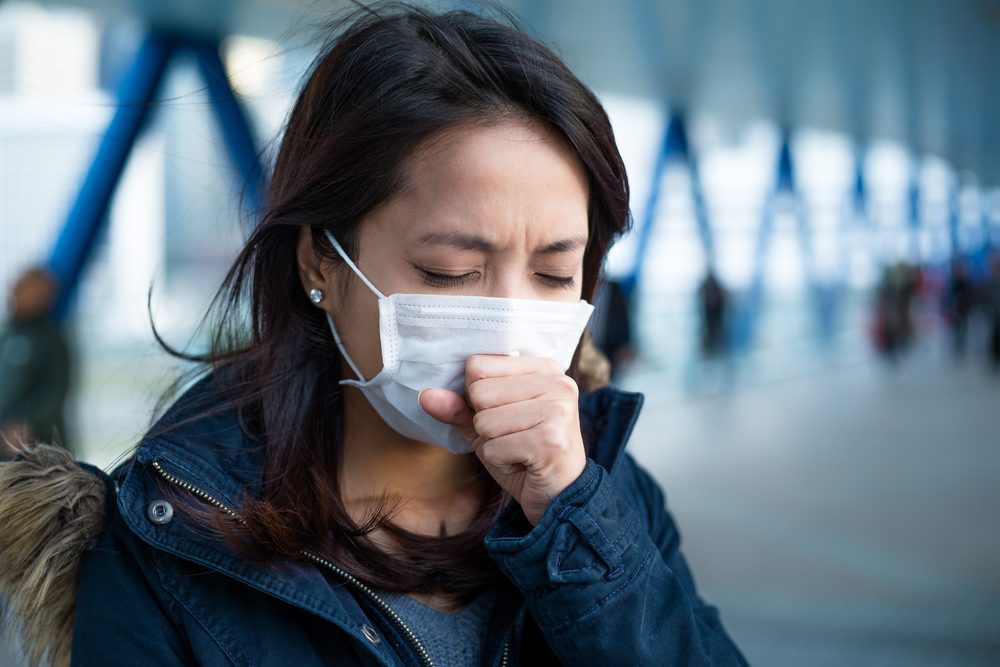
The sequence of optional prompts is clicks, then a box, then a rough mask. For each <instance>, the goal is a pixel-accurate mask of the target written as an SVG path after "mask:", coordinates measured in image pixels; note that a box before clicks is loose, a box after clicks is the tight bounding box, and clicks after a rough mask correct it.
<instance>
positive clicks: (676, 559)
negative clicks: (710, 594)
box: [486, 456, 747, 666]
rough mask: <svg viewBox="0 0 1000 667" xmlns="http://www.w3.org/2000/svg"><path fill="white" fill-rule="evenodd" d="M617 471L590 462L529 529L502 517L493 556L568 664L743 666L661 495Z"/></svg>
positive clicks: (511, 511) (638, 474)
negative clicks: (704, 595)
mask: <svg viewBox="0 0 1000 667" xmlns="http://www.w3.org/2000/svg"><path fill="white" fill-rule="evenodd" d="M620 466H621V468H622V469H621V470H619V469H616V476H615V478H616V479H612V477H611V476H610V475H609V474H608V472H607V471H606V470H604V468H602V467H601V466H599V465H597V464H596V463H594V462H593V461H588V462H587V466H586V468H585V469H584V472H583V473H582V474H581V475H580V477H579V478H578V479H577V480H576V481H575V482H574V483H573V484H571V485H570V486H569V487H568V488H566V489H565V490H564V491H563V492H562V493H561V494H559V495H558V496H557V497H556V498H555V499H554V500H553V501H552V504H551V505H549V507H548V508H547V509H546V511H545V513H544V514H543V515H542V517H541V519H540V520H539V521H538V523H537V524H536V525H535V526H534V527H532V526H531V525H530V524H529V523H528V522H527V520H526V519H525V518H524V515H523V513H522V512H521V511H520V508H519V507H518V506H517V505H516V504H512V505H511V506H509V507H508V508H506V510H505V511H504V513H503V514H502V515H501V518H500V520H499V521H498V522H497V523H496V525H495V526H494V527H493V530H492V532H491V534H490V535H489V537H488V538H487V540H486V548H487V550H488V551H489V552H490V555H491V556H492V557H493V559H494V560H495V561H496V563H497V564H498V566H499V567H500V569H501V570H502V571H503V572H504V574H505V575H506V576H507V577H508V578H509V579H510V580H511V581H513V582H514V584H515V585H517V586H518V588H520V589H521V591H522V592H523V593H524V595H525V597H526V600H527V603H528V608H529V610H530V612H531V614H532V616H533V617H534V619H535V621H536V622H537V623H538V625H539V628H540V629H541V631H542V633H543V634H544V636H545V638H546V640H547V641H548V643H549V646H550V647H551V648H552V650H553V651H554V652H555V653H556V655H557V656H559V658H560V659H561V660H562V662H563V663H564V664H571V665H580V666H586V665H630V666H639V665H716V666H718V665H746V664H747V663H746V660H745V659H744V658H743V656H742V655H741V654H740V651H739V649H738V648H737V647H736V645H735V644H734V643H733V641H732V640H731V639H730V638H729V636H728V635H727V634H726V631H725V629H723V627H722V624H721V622H720V620H719V615H718V613H717V612H716V610H715V608H713V607H712V606H710V605H707V604H706V603H705V602H703V601H702V600H701V599H700V598H699V597H698V594H697V592H696V590H695V586H694V581H693V579H692V577H691V573H690V570H689V569H688V566H687V563H686V562H685V560H684V557H683V556H682V555H681V552H680V536H679V534H678V532H677V528H676V526H675V525H674V522H673V519H672V518H671V516H670V513H669V512H668V511H667V509H666V506H665V502H664V497H663V493H662V491H661V490H660V488H659V487H658V485H657V484H656V482H654V481H653V480H652V478H650V476H649V475H648V474H647V473H646V472H645V471H643V470H641V469H640V468H639V467H638V466H637V465H636V464H635V462H634V461H632V460H631V458H630V457H627V456H626V457H623V459H622V461H621V463H620ZM616 480H620V481H621V482H624V483H625V484H629V485H633V487H632V490H633V491H634V493H630V494H629V496H630V497H632V496H636V497H639V498H641V501H633V502H632V504H631V505H630V504H629V503H628V502H626V500H625V497H624V494H622V493H621V491H620V490H619V488H617V485H616Z"/></svg>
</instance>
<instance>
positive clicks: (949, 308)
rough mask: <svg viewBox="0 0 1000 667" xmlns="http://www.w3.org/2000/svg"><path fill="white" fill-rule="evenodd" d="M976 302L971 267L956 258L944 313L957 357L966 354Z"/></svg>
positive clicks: (952, 267)
mask: <svg viewBox="0 0 1000 667" xmlns="http://www.w3.org/2000/svg"><path fill="white" fill-rule="evenodd" d="M975 303H976V291H975V285H973V283H972V277H971V276H970V275H969V269H968V267H967V266H966V264H965V262H963V261H962V260H961V259H955V261H954V262H953V263H952V266H951V276H950V277H949V279H948V286H947V288H946V289H945V302H944V315H945V321H946V322H947V323H948V326H949V327H950V328H951V337H952V351H953V352H954V354H955V358H957V359H960V358H962V357H964V356H965V350H966V348H967V347H968V338H969V320H970V316H971V315H972V309H973V306H975Z"/></svg>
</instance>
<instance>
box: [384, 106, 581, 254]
mask: <svg viewBox="0 0 1000 667" xmlns="http://www.w3.org/2000/svg"><path fill="white" fill-rule="evenodd" d="M588 197H589V192H588V180H587V175H586V172H585V170H584V168H583V165H582V164H581V162H580V160H579V158H578V157H577V155H576V153H575V151H574V150H573V149H572V148H571V147H570V146H569V145H568V143H567V142H566V141H565V139H563V138H562V137H561V135H559V134H558V133H557V132H555V131H554V130H551V129H548V128H546V127H544V126H542V125H541V124H538V123H525V122H507V123H503V124H497V125H491V126H485V127H484V126H463V127H460V128H454V129H450V130H447V131H445V132H443V133H441V134H439V135H438V136H436V137H434V138H433V139H432V140H430V141H428V142H427V143H426V144H425V145H423V146H422V147H420V148H419V149H418V150H417V151H415V153H414V155H413V157H412V158H411V160H410V161H409V164H408V169H407V183H406V185H405V187H404V188H403V191H402V192H401V193H400V194H399V195H398V196H397V197H396V198H395V201H394V205H395V207H396V208H397V209H399V212H400V213H402V214H403V217H402V218H401V217H400V216H393V218H394V219H395V220H396V222H397V223H398V225H399V229H398V231H399V232H400V233H405V234H406V235H407V236H408V237H409V238H411V239H412V238H413V237H415V236H425V235H427V234H428V233H434V232H441V231H455V232H473V233H477V234H481V235H484V236H487V237H490V238H493V239H494V240H497V241H500V242H503V241H504V240H505V237H512V236H513V237H524V238H530V239H534V240H537V241H539V242H541V241H549V242H551V241H553V240H559V239H555V238H554V237H570V236H580V235H584V236H585V235H586V233H587V209H588Z"/></svg>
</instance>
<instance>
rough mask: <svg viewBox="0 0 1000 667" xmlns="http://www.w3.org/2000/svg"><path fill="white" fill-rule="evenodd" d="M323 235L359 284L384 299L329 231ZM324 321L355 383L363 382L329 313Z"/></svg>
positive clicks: (362, 376)
mask: <svg viewBox="0 0 1000 667" xmlns="http://www.w3.org/2000/svg"><path fill="white" fill-rule="evenodd" d="M323 233H324V234H326V238H327V240H328V241H329V242H330V245H332V246H333V249H334V250H336V251H337V254H338V255H340V258H341V259H342V260H344V262H346V263H347V266H349V267H351V270H352V271H354V275H356V276H357V277H358V278H360V279H361V282H363V283H364V284H365V285H366V286H367V287H368V289H370V290H371V291H372V292H374V293H375V296H377V297H378V298H380V299H384V298H385V295H384V294H382V292H380V291H379V290H378V288H377V287H375V285H373V284H372V282H371V281H370V280H368V278H366V277H365V274H363V273H361V269H359V268H358V265H357V264H355V263H354V261H353V260H351V258H350V257H348V256H347V253H346V252H344V249H343V248H342V247H341V246H340V244H339V243H338V242H337V239H335V238H334V237H333V234H331V233H330V230H328V229H324V230H323ZM326 321H327V322H328V323H329V325H330V331H331V332H332V333H333V342H335V343H336V344H337V349H338V350H340V354H341V355H342V356H343V357H344V360H345V361H346V362H347V365H348V366H350V367H351V370H352V371H354V375H355V376H357V378H358V379H357V382H365V381H366V380H365V376H364V375H362V374H361V370H360V369H359V368H358V367H357V365H356V364H355V363H354V360H353V359H351V355H349V354H348V353H347V348H345V347H344V341H342V340H341V339H340V334H339V333H337V326H336V325H335V324H334V323H333V318H332V317H330V313H327V314H326ZM349 382H351V380H341V381H340V384H346V383H349Z"/></svg>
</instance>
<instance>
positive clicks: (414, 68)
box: [157, 3, 630, 599]
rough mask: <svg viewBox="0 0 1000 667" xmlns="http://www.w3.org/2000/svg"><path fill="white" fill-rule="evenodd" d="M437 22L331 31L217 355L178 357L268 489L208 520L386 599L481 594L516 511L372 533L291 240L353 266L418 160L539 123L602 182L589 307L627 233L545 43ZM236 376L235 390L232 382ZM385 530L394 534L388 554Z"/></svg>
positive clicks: (495, 21)
mask: <svg viewBox="0 0 1000 667" xmlns="http://www.w3.org/2000/svg"><path fill="white" fill-rule="evenodd" d="M497 11H498V12H499V18H488V17H484V16H480V15H477V14H473V13H469V12H465V11H449V12H446V13H433V12H430V11H428V10H425V9H421V8H416V7H412V6H408V5H403V4H397V3H393V4H389V5H387V4H381V5H378V6H377V7H375V8H370V7H361V8H359V9H357V10H354V11H353V12H351V13H350V14H349V15H348V16H347V17H346V18H344V19H341V20H340V21H339V22H338V23H337V24H336V25H335V26H334V27H333V28H331V30H333V34H334V35H335V37H334V38H333V39H332V40H331V41H330V42H329V43H328V45H327V46H326V47H325V48H324V49H323V50H322V52H321V53H320V55H319V56H318V57H317V59H316V61H315V63H314V65H313V67H312V69H311V71H310V74H309V76H308V79H307V81H306V83H305V86H304V88H303V89H302V92H301V93H300V94H299V97H298V99H297V101H296V103H295V106H294V108H293V110H292V112H291V115H290V117H289V119H288V124H287V128H286V130H285V132H284V136H283V139H282V141H281V145H280V149H279V152H278V155H277V158H276V161H275V164H274V169H273V174H272V177H271V181H270V187H269V190H268V196H267V203H266V206H265V209H264V211H263V213H262V217H261V220H260V223H259V224H258V225H257V226H256V228H255V229H254V231H253V233H252V234H251V235H250V238H249V239H248V241H247V243H246V245H245V247H244V248H243V249H242V251H241V252H240V253H239V256H238V257H237V258H236V260H235V262H234V263H233V265H232V267H231V268H230V269H229V272H228V274H227V275H226V278H225V281H224V282H223V284H222V286H221V287H220V289H219V291H218V293H217V294H216V296H215V299H214V301H213V303H212V306H211V307H210V309H209V313H208V315H206V318H205V320H204V321H203V324H205V323H208V324H209V325H210V326H211V335H212V346H211V351H210V352H209V353H207V354H204V355H190V354H186V353H183V352H180V351H178V350H175V349H173V348H171V347H170V346H169V345H167V344H166V343H165V342H163V341H162V339H160V338H159V336H158V335H157V339H158V340H160V343H161V345H163V346H164V347H165V348H166V349H167V350H168V351H169V352H171V353H172V354H175V355H177V356H181V357H183V358H186V359H193V360H196V361H198V362H201V363H202V364H203V365H208V366H209V367H211V368H212V369H213V370H214V371H215V374H214V375H215V381H216V383H217V384H221V385H224V388H225V396H226V399H225V405H217V406H215V408H214V409H213V412H214V411H218V410H222V409H234V410H236V411H237V413H238V414H239V415H240V420H241V424H242V425H243V427H244V429H245V430H246V431H247V432H248V433H253V434H255V437H254V439H255V440H256V443H257V446H258V447H260V449H261V453H262V455H263V470H262V472H261V479H260V484H259V492H257V493H254V494H249V493H248V494H247V497H246V498H245V499H244V500H243V502H242V503H241V506H240V508H239V513H240V516H241V518H242V523H239V524H236V523H234V522H232V521H230V520H229V519H228V518H227V517H225V516H224V515H221V514H220V515H215V516H214V518H208V517H209V515H207V514H204V513H201V514H199V513H198V511H197V509H196V508H195V507H194V506H193V501H190V506H189V507H188V508H187V509H188V511H189V512H190V513H191V514H192V515H196V516H200V517H201V519H202V520H203V522H209V523H210V524H211V527H214V528H216V529H218V530H220V531H221V532H222V534H223V535H224V536H225V539H226V540H227V541H228V542H229V543H230V545H231V546H232V547H233V548H234V549H235V550H236V551H237V553H239V554H240V555H241V556H243V557H245V558H247V559H248V560H269V559H275V558H278V559H297V558H300V557H301V556H300V552H301V550H302V549H303V548H309V549H312V550H315V551H318V552H321V553H322V554H323V555H324V556H325V557H326V558H328V559H330V560H331V561H333V562H335V563H337V564H339V565H340V566H341V567H343V568H345V569H347V570H348V571H350V572H352V573H353V574H354V575H355V576H357V577H358V578H359V579H361V580H363V581H365V582H368V583H369V584H372V585H374V586H376V587H379V588H382V589H387V590H392V591H399V592H419V593H444V594H449V595H451V596H454V597H455V598H456V599H468V598H469V597H470V596H471V595H473V594H475V592H476V591H478V590H479V589H481V588H482V587H483V586H485V585H488V584H489V582H490V581H491V580H492V579H493V578H495V577H497V576H498V571H497V570H496V568H495V566H494V565H493V563H492V562H491V561H490V559H489V558H488V556H487V555H486V553H485V550H484V549H483V538H484V537H485V535H486V532H487V531H488V530H489V527H490V526H491V525H492V523H493V522H494V521H495V519H496V516H497V513H498V512H499V510H500V509H501V506H502V505H503V504H504V502H505V501H506V500H507V499H506V498H505V497H504V495H503V494H502V493H501V491H500V489H499V487H498V486H497V485H496V484H495V483H493V482H492V480H491V479H489V478H488V476H487V475H486V474H485V473H482V474H483V476H484V479H483V484H484V485H486V488H488V489H489V492H488V494H487V496H488V497H487V501H486V502H485V503H484V506H483V508H482V511H481V513H480V515H479V517H478V518H477V519H476V520H475V521H474V522H473V523H472V524H471V525H470V526H469V527H468V529H467V530H465V531H464V532H462V533H461V534H457V535H452V536H445V537H427V536H421V535H416V534H413V533H410V532H408V531H405V530H403V529H401V528H400V527H398V526H395V525H394V524H393V523H392V520H391V511H390V510H389V509H388V505H381V506H379V507H376V508H374V509H373V511H372V512H371V516H370V517H369V518H368V520H366V521H364V522H361V525H359V524H358V523H357V522H355V521H354V520H352V518H351V516H350V515H349V514H348V512H347V510H346V508H345V506H344V503H343V502H342V500H341V496H340V492H339V489H338V471H339V469H340V467H341V457H340V453H341V419H340V415H341V388H340V386H339V385H338V380H340V379H341V378H340V368H341V359H340V355H339V353H338V352H337V348H336V346H335V345H334V344H333V342H332V340H331V337H330V332H329V329H328V328H327V325H326V322H325V320H324V317H323V313H322V311H321V310H320V309H318V308H316V307H314V306H313V305H312V304H311V303H310V302H309V301H308V300H307V299H306V297H305V295H304V294H303V288H302V284H301V282H300V278H299V275H298V270H297V264H296V259H295V258H296V252H295V250H296V243H297V239H298V236H299V230H300V228H301V227H303V226H309V227H310V228H311V229H312V232H313V233H312V239H313V246H314V249H315V251H316V253H317V254H318V255H319V256H321V257H325V258H326V259H327V260H328V261H330V262H332V263H336V262H337V261H339V260H338V258H337V255H336V254H335V252H334V251H333V249H332V248H331V247H330V245H329V243H328V242H327V241H326V239H325V238H324V234H323V233H321V232H322V231H323V230H329V231H331V232H332V233H333V234H334V236H335V237H336V238H337V239H338V240H339V241H340V242H341V243H342V244H343V246H344V247H345V249H346V250H347V252H348V253H349V254H350V255H351V256H353V257H356V256H357V247H356V241H357V231H358V225H359V223H360V222H361V220H362V219H363V218H364V217H365V215H366V214H368V213H369V212H370V211H372V210H373V209H374V208H375V207H377V206H379V205H380V204H382V203H384V202H386V201H387V200H389V199H390V198H392V197H393V196H394V195H395V194H396V193H397V192H399V190H400V188H401V186H402V185H403V184H404V182H405V180H406V178H407V162H408V159H409V158H410V157H411V156H412V155H413V153H414V151H415V150H416V149H417V148H418V146H420V145H421V144H423V143H424V142H426V141H428V140H429V139H431V138H432V137H434V136H435V135H437V134H438V133H440V132H442V131H444V130H446V129H448V128H454V127H456V126H459V125H468V124H485V125H488V124H494V123H498V122H502V121H505V120H524V121H529V122H538V123H542V124H544V125H546V126H548V127H550V128H552V129H553V130H555V131H556V132H557V133H558V134H560V135H561V136H562V137H563V138H564V139H565V140H566V141H567V142H568V144H569V145H570V146H571V147H572V148H573V150H574V151H575V152H576V154H577V156H578V157H579V159H580V162H581V163H582V165H583V166H584V168H585V170H586V173H587V175H588V178H589V192H590V194H589V197H590V201H589V234H590V237H589V244H588V246H587V248H586V251H585V256H584V267H583V269H584V277H583V296H584V298H587V299H590V298H591V297H592V295H593V292H594V288H595V285H596V282H597V280H598V276H599V273H600V269H601V264H602V262H603V259H604V255H605V253H606V251H607V248H608V246H609V245H610V243H611V242H612V241H613V239H614V238H615V237H616V236H617V235H619V234H620V233H621V232H622V231H624V230H625V229H626V228H627V226H628V224H629V220H630V218H629V212H628V181H627V179H626V175H625V169H624V165H623V164H622V160H621V156H620V155H619V152H618V149H617V147H616V145H615V141H614V136H613V134H612V130H611V125H610V123H609V121H608V117H607V114H606V113H605V111H604V109H603V108H602V106H601V104H600V102H598V100H597V98H596V97H595V96H594V94H593V93H592V92H591V91H590V90H588V89H587V87H586V86H585V85H583V83H581V82H580V81H579V80H578V79H577V78H576V77H575V76H574V75H573V74H572V73H571V72H570V71H569V70H568V69H567V67H566V66H565V65H564V64H563V63H562V61H561V60H560V59H559V58H558V57H557V56H556V55H555V54H554V53H553V52H552V51H550V50H549V49H548V48H546V47H545V46H544V45H542V44H541V43H540V42H539V41H537V40H536V39H534V38H532V37H531V36H529V35H528V33H527V32H526V31H525V30H524V29H523V28H521V27H520V26H519V25H518V24H517V22H516V20H515V19H514V18H513V17H511V16H510V15H508V14H505V13H503V12H502V11H500V10H497ZM223 378H224V380H223ZM375 528H382V529H384V530H386V531H388V532H389V533H390V534H391V535H392V536H393V537H394V538H395V540H396V543H397V545H396V548H394V549H393V552H392V553H388V552H387V551H385V550H383V549H381V548H379V547H378V546H376V545H375V544H374V543H373V542H372V541H371V540H370V539H369V534H370V533H371V531H372V530H374V529H375Z"/></svg>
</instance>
